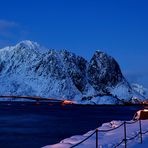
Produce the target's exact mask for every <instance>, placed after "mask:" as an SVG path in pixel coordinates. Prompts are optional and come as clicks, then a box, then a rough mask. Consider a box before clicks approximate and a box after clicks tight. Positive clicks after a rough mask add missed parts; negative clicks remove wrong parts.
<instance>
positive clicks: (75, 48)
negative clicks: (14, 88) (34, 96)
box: [0, 0, 148, 87]
mask: <svg viewBox="0 0 148 148" xmlns="http://www.w3.org/2000/svg"><path fill="white" fill-rule="evenodd" d="M26 39H29V40H33V41H36V42H38V43H39V44H41V45H43V46H45V47H48V48H54V49H63V48H64V49H68V50H70V51H72V52H74V53H76V54H78V55H81V56H83V57H85V58H86V59H88V60H89V59H90V58H91V56H92V55H93V53H94V51H95V50H98V49H99V50H102V51H105V52H107V53H108V54H110V55H111V56H113V57H114V58H115V59H116V60H117V61H118V63H119V64H120V67H121V69H122V72H123V74H124V75H125V76H127V77H128V78H129V79H130V80H131V81H134V82H138V83H140V84H143V85H144V86H146V87H148V78H147V76H148V63H147V61H148V1H147V0H1V1H0V48H2V47H4V46H7V45H14V44H16V43H17V42H19V41H21V40H26Z"/></svg>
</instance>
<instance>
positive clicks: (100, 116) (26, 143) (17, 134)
mask: <svg viewBox="0 0 148 148" xmlns="http://www.w3.org/2000/svg"><path fill="white" fill-rule="evenodd" d="M141 108H143V107H140V106H79V105H67V106H61V105H60V104H57V103H55V104H53V105H52V104H49V103H41V104H40V105H35V103H31V102H30V103H29V102H28V103H21V102H0V148H10V147H11V148H26V147H27V148H40V147H42V146H45V145H48V144H54V143H57V142H59V141H60V140H62V139H64V138H67V137H70V136H72V135H78V134H84V133H86V132H87V131H89V130H91V129H95V128H96V127H98V126H100V125H101V124H102V123H104V122H109V121H111V120H131V119H132V117H133V115H134V113H135V112H136V111H137V110H139V109H141Z"/></svg>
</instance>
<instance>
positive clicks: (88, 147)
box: [43, 120, 148, 148]
mask: <svg viewBox="0 0 148 148" xmlns="http://www.w3.org/2000/svg"><path fill="white" fill-rule="evenodd" d="M128 122H129V123H131V122H133V121H128ZM122 123H123V121H111V122H109V123H104V124H102V126H101V127H99V128H98V129H99V130H108V129H112V128H116V127H118V126H120V125H121V124H122ZM126 128H127V130H126V131H127V138H131V137H133V136H135V135H136V134H138V132H139V122H135V123H133V124H126ZM142 131H143V132H145V131H148V120H142ZM93 132H94V130H92V131H89V132H88V133H86V134H84V135H76V136H72V137H70V138H66V139H64V140H62V141H61V142H60V143H57V144H53V145H48V146H44V147H43V148H70V147H71V146H72V145H74V144H77V143H79V142H80V141H82V140H83V139H85V138H86V137H87V136H89V135H90V134H92V133H93ZM138 137H139V136H138ZM138 137H136V138H135V139H133V140H131V141H128V142H127V145H128V147H129V148H132V147H134V148H135V147H139V146H141V147H143V145H142V144H139V139H138ZM143 137H144V140H145V139H148V135H147V134H146V135H143ZM123 139H124V126H121V127H119V128H117V129H115V130H112V131H109V132H99V133H98V140H99V148H102V147H103V148H111V147H113V146H115V145H117V144H118V143H120V142H121V141H122V140H123ZM95 142H96V136H95V134H94V135H93V136H92V137H90V138H89V139H88V140H86V141H85V142H83V143H82V144H80V145H78V146H77V147H76V148H84V147H85V148H94V147H95V144H96V143H95ZM144 146H146V147H148V143H146V142H144ZM120 147H124V143H123V144H121V145H120Z"/></svg>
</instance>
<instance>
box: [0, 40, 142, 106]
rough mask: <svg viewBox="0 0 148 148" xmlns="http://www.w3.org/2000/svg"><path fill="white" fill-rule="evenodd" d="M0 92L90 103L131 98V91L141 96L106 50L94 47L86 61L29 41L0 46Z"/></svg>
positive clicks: (132, 94) (111, 101)
mask: <svg viewBox="0 0 148 148" xmlns="http://www.w3.org/2000/svg"><path fill="white" fill-rule="evenodd" d="M43 51H44V52H43ZM0 95H34V96H41V97H52V98H58V99H70V100H76V101H77V102H79V103H91V104H93V103H97V104H101V103H102V102H103V103H104V102H107V103H109V104H110V103H112V104H116V103H119V100H123V101H125V102H126V101H132V98H133V97H134V96H135V95H136V96H137V97H138V98H140V99H144V97H142V96H141V95H140V94H139V93H137V92H136V91H135V90H133V89H132V88H131V87H130V85H129V84H128V82H127V81H126V79H125V78H124V77H123V75H122V73H121V70H120V67H119V65H118V63H117V62H116V61H115V60H114V59H113V58H112V57H110V56H108V55H107V54H105V53H103V52H100V51H96V52H95V54H94V56H93V57H92V59H91V60H90V62H88V61H86V60H85V59H84V58H83V57H80V56H77V55H75V54H73V53H71V52H68V51H66V50H61V51H56V50H42V47H40V45H38V44H37V43H35V42H31V41H22V42H20V43H18V44H17V45H16V46H11V47H6V48H3V49H0ZM106 95H107V96H108V97H104V96H106ZM90 96H91V97H90ZM84 97H85V99H81V98H84ZM88 98H89V99H88Z"/></svg>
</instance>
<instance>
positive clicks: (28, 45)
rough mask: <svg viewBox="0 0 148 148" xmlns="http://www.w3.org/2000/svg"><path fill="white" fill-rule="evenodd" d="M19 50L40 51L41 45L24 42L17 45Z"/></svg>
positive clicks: (28, 41)
mask: <svg viewBox="0 0 148 148" xmlns="http://www.w3.org/2000/svg"><path fill="white" fill-rule="evenodd" d="M16 46H17V47H18V48H20V47H21V48H27V49H39V47H40V45H39V44H38V43H37V42H33V41H30V40H24V41H21V42H19V43H18V44H17V45H16Z"/></svg>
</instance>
